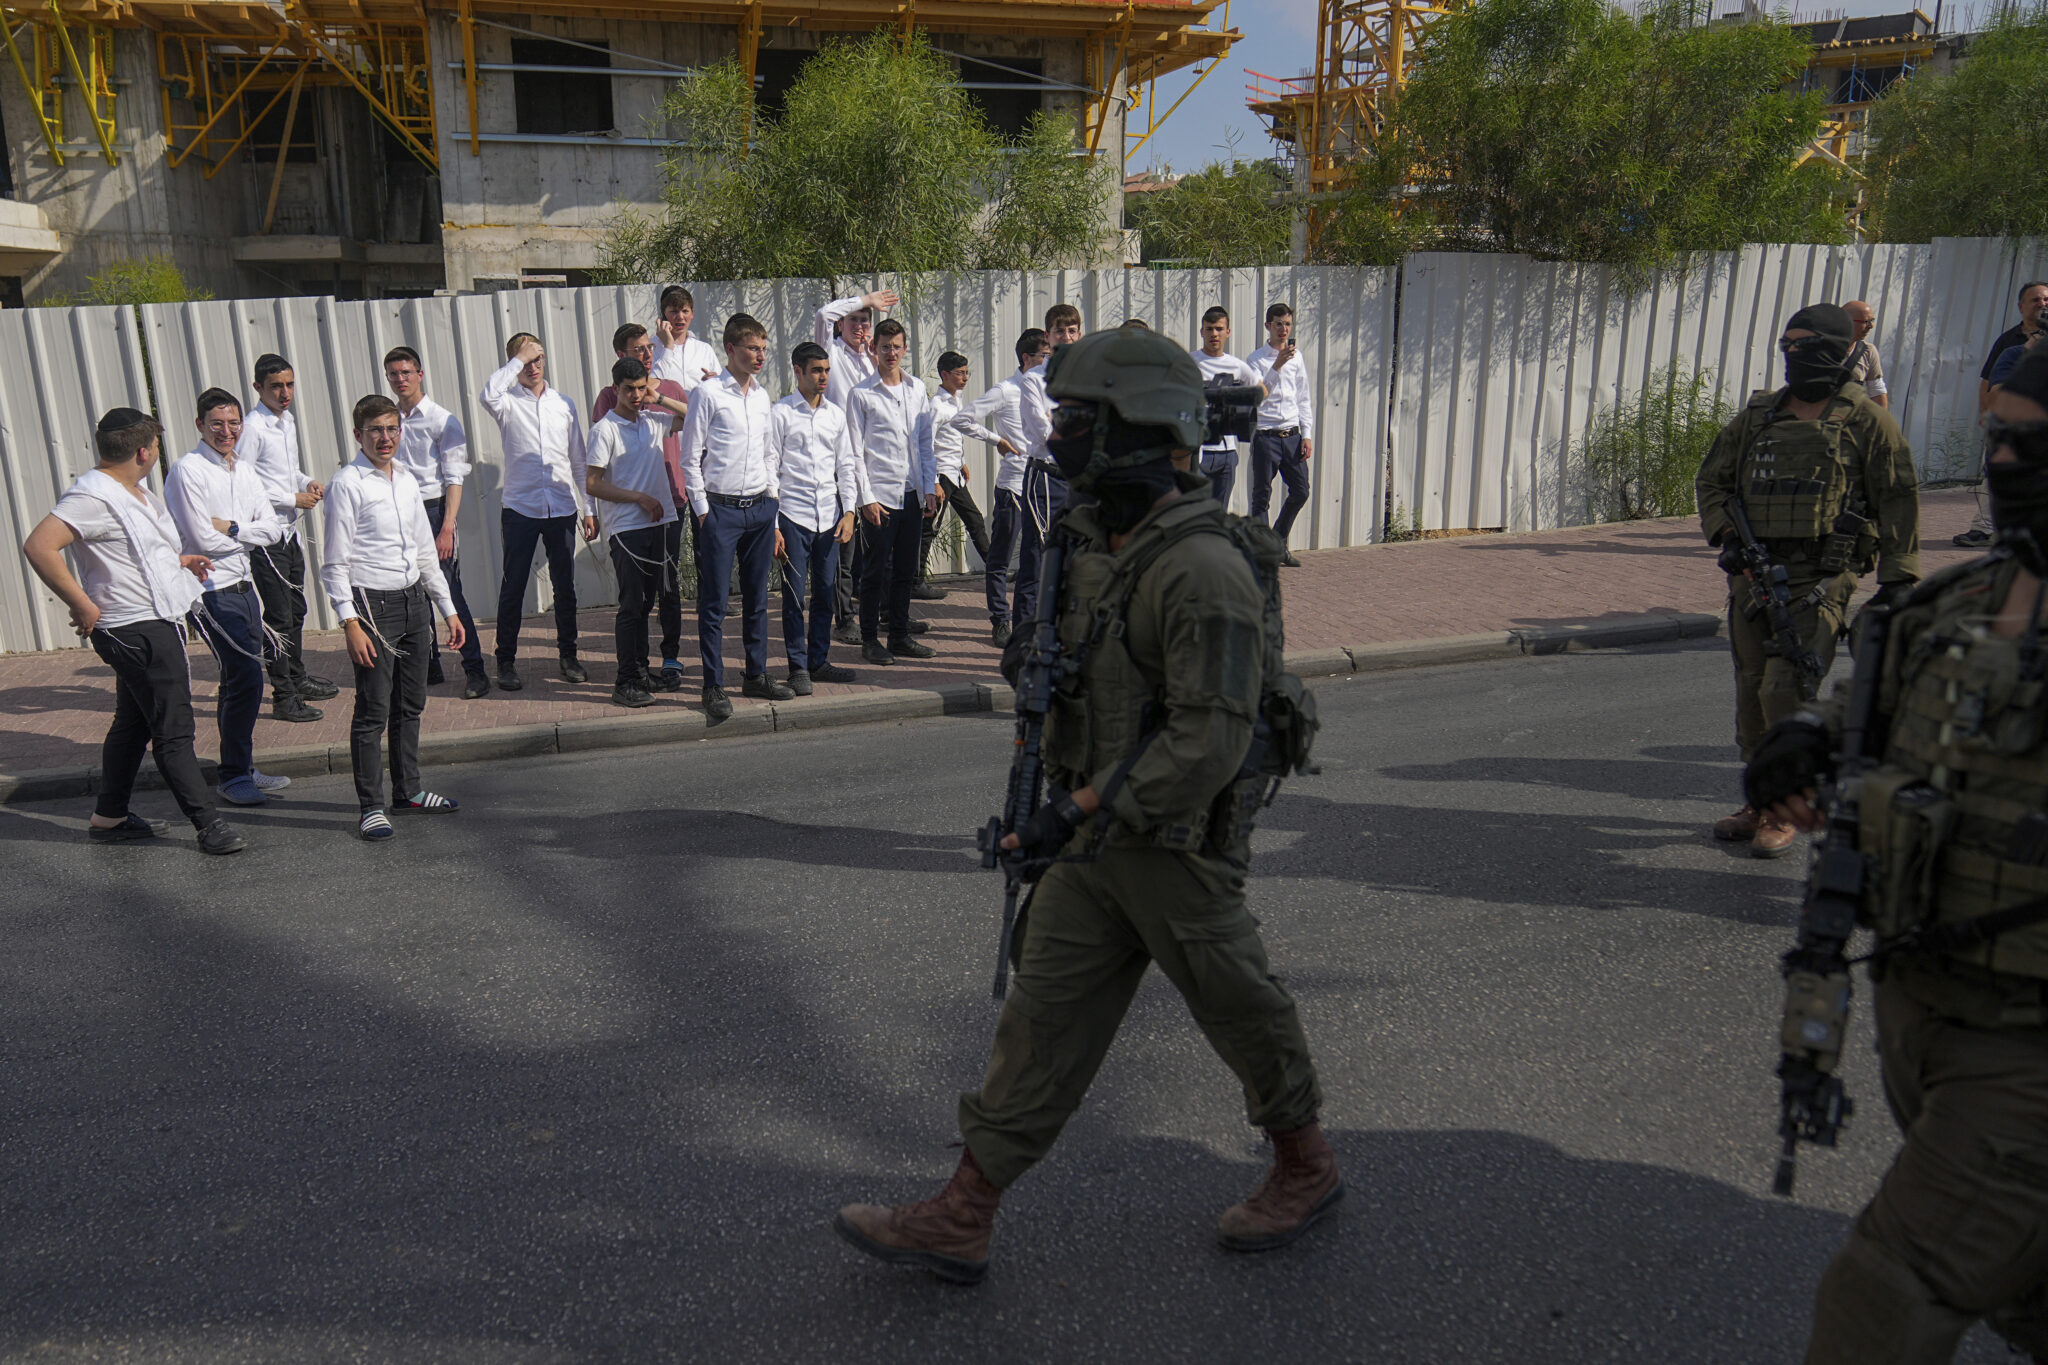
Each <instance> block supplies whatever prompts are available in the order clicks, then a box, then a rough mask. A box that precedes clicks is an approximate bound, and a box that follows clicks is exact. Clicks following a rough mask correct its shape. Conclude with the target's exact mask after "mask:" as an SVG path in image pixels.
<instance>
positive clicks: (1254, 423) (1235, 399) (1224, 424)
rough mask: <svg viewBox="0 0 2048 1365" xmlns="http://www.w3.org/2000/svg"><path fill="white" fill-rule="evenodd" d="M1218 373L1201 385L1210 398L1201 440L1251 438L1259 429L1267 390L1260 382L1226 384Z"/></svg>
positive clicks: (1209, 442) (1208, 442)
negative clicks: (1233, 437) (1262, 404)
mask: <svg viewBox="0 0 2048 1365" xmlns="http://www.w3.org/2000/svg"><path fill="white" fill-rule="evenodd" d="M1221 381H1222V376H1221V375H1218V376H1216V377H1215V378H1214V379H1211V380H1209V381H1207V382H1206V383H1204V384H1203V385H1202V387H1203V389H1204V390H1206V396H1207V398H1208V400H1209V413H1208V417H1207V419H1206V425H1205V426H1204V427H1203V429H1202V444H1203V445H1205V446H1213V445H1218V444H1220V443H1221V442H1222V440H1223V438H1224V437H1226V436H1235V437H1236V438H1237V439H1238V440H1240V441H1249V440H1251V438H1252V433H1253V432H1254V431H1256V430H1258V424H1259V404H1260V403H1262V402H1264V401H1265V398H1266V394H1265V390H1263V389H1261V388H1260V387H1259V386H1258V385H1257V384H1225V383H1223V382H1221Z"/></svg>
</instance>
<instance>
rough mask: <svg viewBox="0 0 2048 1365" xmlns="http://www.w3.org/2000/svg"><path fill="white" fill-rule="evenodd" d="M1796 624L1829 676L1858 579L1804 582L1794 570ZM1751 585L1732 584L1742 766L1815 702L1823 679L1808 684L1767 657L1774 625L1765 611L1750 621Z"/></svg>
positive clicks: (1792, 668)
mask: <svg viewBox="0 0 2048 1365" xmlns="http://www.w3.org/2000/svg"><path fill="white" fill-rule="evenodd" d="M1817 584H1825V585H1826V586H1825V587H1824V588H1822V590H1821V593H1820V596H1819V600H1818V601H1815V600H1813V590H1814V587H1815V586H1816V585H1817ZM1791 591H1792V601H1793V603H1794V606H1793V611H1792V624H1793V625H1794V626H1795V627H1797V629H1798V631H1799V636H1800V638H1801V639H1803V640H1805V641H1806V646H1807V648H1809V649H1811V650H1812V651H1813V652H1814V653H1815V654H1817V655H1819V656H1820V662H1821V669H1822V672H1823V674H1825V672H1826V670H1827V669H1828V668H1829V667H1831V666H1832V665H1833V664H1834V661H1835V637H1836V635H1837V634H1839V633H1840V631H1841V629H1842V623H1843V622H1844V621H1846V620H1847V619H1848V617H1849V598H1850V597H1851V596H1852V595H1853V594H1854V593H1855V591H1856V575H1855V574H1851V573H1844V574H1836V575H1835V576H1834V577H1832V578H1825V579H1824V578H1819V577H1816V576H1814V575H1813V574H1811V573H1810V572H1809V573H1808V574H1807V575H1806V576H1804V577H1802V576H1800V573H1799V570H1798V569H1797V568H1793V569H1792V582H1791ZM1750 611H1751V602H1750V591H1749V580H1748V579H1746V578H1736V577H1730V578H1729V580H1728V645H1729V648H1730V650H1731V651H1732V652H1733V653H1734V655H1735V737H1736V739H1737V741H1738V742H1740V744H1741V745H1742V761H1743V762H1745V763H1747V762H1748V761H1749V757H1750V755H1751V754H1752V753H1754V752H1755V751H1756V744H1757V741H1758V740H1760V739H1762V738H1763V737H1764V731H1766V730H1768V729H1770V728H1771V727H1772V726H1773V725H1776V724H1777V723H1778V722H1779V721H1781V720H1783V719H1785V717H1787V716H1789V715H1791V714H1792V713H1793V712H1795V711H1797V710H1798V709H1799V708H1800V707H1801V706H1803V705H1805V704H1806V703H1807V702H1809V701H1812V700H1813V698H1814V696H1815V695H1816V694H1817V692H1818V690H1819V687H1820V679H1819V678H1808V677H1806V676H1805V675H1804V674H1802V673H1801V672H1800V671H1799V669H1798V666H1797V665H1795V664H1794V663H1793V662H1792V661H1791V660H1790V659H1781V658H1779V657H1777V656H1776V655H1774V654H1766V653H1765V652H1764V646H1765V645H1766V644H1768V643H1770V640H1771V622H1770V618H1769V617H1768V616H1766V615H1765V614H1764V613H1763V612H1762V611H1761V610H1758V611H1756V613H1755V614H1754V615H1753V616H1752V615H1750Z"/></svg>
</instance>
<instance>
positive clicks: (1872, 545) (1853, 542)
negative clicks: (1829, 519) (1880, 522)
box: [1820, 505, 1877, 578]
mask: <svg viewBox="0 0 2048 1365" xmlns="http://www.w3.org/2000/svg"><path fill="white" fill-rule="evenodd" d="M1875 524H1876V519H1875V518H1873V517H1866V516H1864V515H1862V514H1861V513H1859V512H1857V511H1856V509H1855V507H1854V506H1853V505H1851V506H1849V507H1845V508H1843V509H1842V511H1841V513H1840V515H1838V516H1836V518H1835V528H1834V530H1833V531H1831V532H1829V534H1828V538H1827V539H1826V540H1824V541H1822V542H1821V546H1820V571H1821V572H1822V573H1824V574H1826V575H1828V576H1829V577H1831V578H1832V577H1833V576H1834V575H1836V574H1839V573H1848V572H1851V571H1854V572H1855V573H1856V574H1857V575H1859V576H1860V575H1863V574H1866V573H1869V572H1870V570H1871V569H1872V568H1873V567H1875V565H1876V563H1877V533H1876V532H1875V531H1873V530H1872V529H1871V527H1872V526H1874V525H1875ZM1866 560H1867V562H1866Z"/></svg>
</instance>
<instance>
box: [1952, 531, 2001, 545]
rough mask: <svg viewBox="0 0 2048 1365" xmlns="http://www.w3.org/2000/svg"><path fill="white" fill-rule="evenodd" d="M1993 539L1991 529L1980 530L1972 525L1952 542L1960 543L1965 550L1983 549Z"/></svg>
mask: <svg viewBox="0 0 2048 1365" xmlns="http://www.w3.org/2000/svg"><path fill="white" fill-rule="evenodd" d="M1991 541H1992V535H1991V533H1990V532H1989V531H1979V530H1977V529H1976V528H1975V527H1972V528H1971V529H1969V530H1967V531H1965V532H1963V533H1962V534H1961V535H1959V536H1956V537H1955V538H1954V539H1953V540H1952V541H1951V542H1950V543H1951V544H1954V545H1960V546H1962V547H1963V548H1964V549H1965V550H1981V549H1983V548H1984V547H1985V546H1986V545H1989V544H1990V543H1991Z"/></svg>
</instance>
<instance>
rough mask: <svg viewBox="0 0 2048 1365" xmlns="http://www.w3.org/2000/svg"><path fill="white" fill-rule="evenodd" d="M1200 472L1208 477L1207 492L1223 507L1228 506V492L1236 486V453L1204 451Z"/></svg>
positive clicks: (1230, 451) (1229, 451) (1233, 451)
mask: <svg viewBox="0 0 2048 1365" xmlns="http://www.w3.org/2000/svg"><path fill="white" fill-rule="evenodd" d="M1202 472H1203V473H1204V474H1206V475H1208V476H1209V492H1210V494H1211V495H1213V496H1214V497H1215V499H1216V501H1218V502H1220V503H1222V504H1223V505H1224V506H1225V507H1228V506H1230V490H1231V489H1233V488H1235V487H1236V486H1237V451H1236V450H1235V449H1231V450H1204V451H1203V452H1202Z"/></svg>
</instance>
